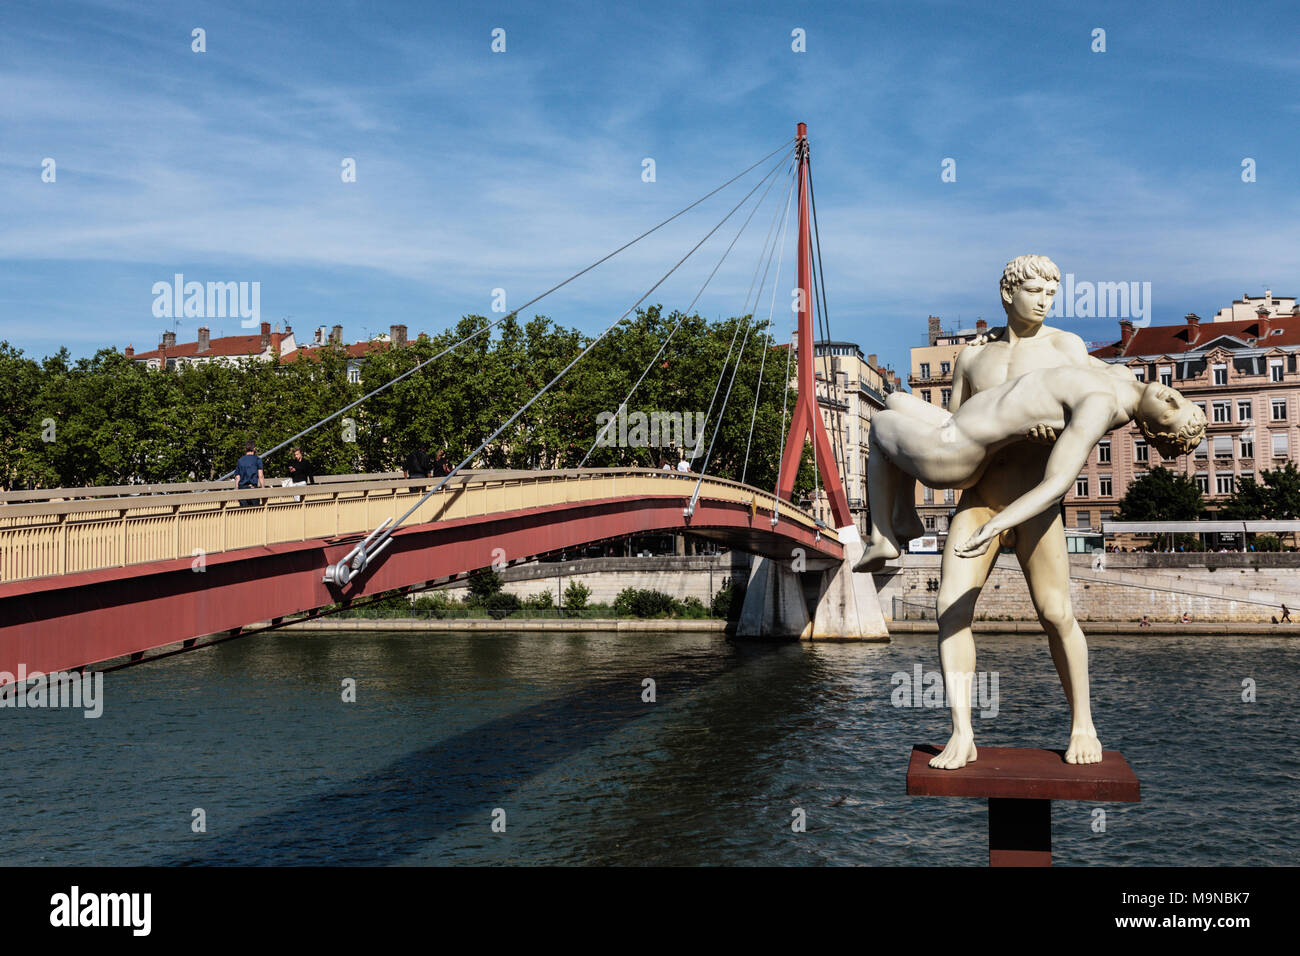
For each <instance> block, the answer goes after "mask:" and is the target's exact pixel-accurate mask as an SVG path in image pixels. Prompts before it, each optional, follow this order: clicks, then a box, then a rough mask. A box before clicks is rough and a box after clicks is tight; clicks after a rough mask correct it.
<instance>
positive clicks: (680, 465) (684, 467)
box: [677, 448, 691, 473]
mask: <svg viewBox="0 0 1300 956" xmlns="http://www.w3.org/2000/svg"><path fill="white" fill-rule="evenodd" d="M677 470H678V471H680V472H683V473H685V472H688V471H690V470H691V463H690V462H689V461H687V460H686V449H685V448H683V449H682V457H681V460H680V461H678V462H677Z"/></svg>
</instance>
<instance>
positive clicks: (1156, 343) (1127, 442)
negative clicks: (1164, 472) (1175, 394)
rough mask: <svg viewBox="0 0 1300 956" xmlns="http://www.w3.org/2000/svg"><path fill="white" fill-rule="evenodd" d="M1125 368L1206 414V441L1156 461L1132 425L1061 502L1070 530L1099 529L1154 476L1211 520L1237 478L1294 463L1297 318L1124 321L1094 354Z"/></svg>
mask: <svg viewBox="0 0 1300 956" xmlns="http://www.w3.org/2000/svg"><path fill="white" fill-rule="evenodd" d="M1092 354H1093V355H1095V356H1096V357H1098V358H1100V359H1102V360H1103V361H1106V362H1112V363H1115V364H1119V365H1125V366H1127V367H1128V368H1130V369H1132V370H1133V374H1134V375H1136V376H1137V377H1138V378H1139V379H1140V380H1142V381H1147V382H1150V381H1159V382H1162V383H1164V384H1166V385H1170V386H1172V387H1173V388H1176V389H1178V391H1179V392H1181V393H1182V394H1183V395H1185V396H1186V397H1187V398H1188V399H1189V400H1191V401H1193V402H1195V403H1196V404H1197V405H1199V406H1200V407H1201V410H1202V411H1204V412H1205V419H1206V422H1207V423H1208V424H1207V426H1206V437H1205V441H1203V442H1201V445H1200V447H1199V448H1197V449H1196V450H1195V451H1194V452H1193V453H1192V454H1190V455H1182V456H1180V457H1178V458H1175V459H1162V458H1161V457H1160V455H1159V454H1158V453H1157V452H1156V450H1155V449H1154V448H1151V447H1150V446H1148V445H1147V443H1146V442H1145V441H1144V440H1143V439H1142V433H1141V432H1140V431H1138V429H1137V426H1135V425H1133V424H1132V423H1131V422H1130V423H1129V424H1127V425H1125V426H1123V427H1122V428H1117V429H1115V430H1114V431H1112V432H1110V433H1109V434H1108V435H1107V436H1106V438H1105V439H1103V440H1102V441H1101V442H1100V443H1098V446H1097V448H1096V449H1095V450H1094V451H1093V453H1092V454H1091V455H1090V456H1089V458H1088V465H1087V467H1086V468H1085V469H1084V471H1083V473H1082V474H1080V475H1079V478H1078V480H1077V481H1076V483H1075V488H1074V490H1073V492H1071V493H1070V494H1069V495H1067V496H1066V499H1065V514H1066V523H1067V524H1069V525H1072V526H1074V527H1078V528H1093V529H1097V530H1100V527H1101V522H1104V521H1108V520H1110V519H1111V518H1112V516H1113V514H1114V509H1115V505H1116V504H1117V503H1118V501H1119V500H1120V499H1121V498H1123V497H1124V495H1125V493H1126V492H1127V491H1128V488H1129V486H1130V485H1131V484H1132V483H1133V481H1134V480H1136V479H1137V478H1139V477H1141V476H1142V475H1144V474H1146V473H1147V472H1148V471H1149V470H1150V469H1151V468H1153V467H1157V466H1159V467H1163V468H1167V469H1169V470H1170V471H1173V472H1176V473H1178V474H1183V475H1187V476H1188V477H1190V478H1192V479H1193V480H1194V481H1195V482H1196V483H1197V485H1198V486H1199V487H1200V490H1201V494H1202V495H1203V496H1204V498H1205V504H1206V507H1207V509H1208V510H1209V511H1211V512H1213V511H1216V510H1218V508H1220V507H1221V506H1222V505H1223V503H1224V502H1225V501H1226V500H1227V499H1228V498H1230V497H1232V494H1233V492H1234V491H1235V490H1236V488H1237V485H1238V483H1239V482H1240V481H1241V479H1242V478H1247V477H1249V478H1254V479H1256V480H1258V479H1259V475H1260V472H1262V471H1266V470H1270V469H1274V468H1281V467H1283V466H1285V465H1286V463H1287V462H1296V463H1298V464H1300V450H1298V449H1297V441H1298V439H1300V434H1297V425H1298V424H1300V372H1298V371H1297V357H1298V356H1300V314H1292V313H1290V312H1287V313H1284V314H1281V315H1275V314H1272V313H1270V311H1269V309H1268V308H1266V307H1264V306H1261V307H1260V308H1259V310H1258V311H1257V313H1256V316H1255V318H1254V319H1253V320H1246V321H1236V322H1232V321H1215V322H1202V321H1201V319H1200V317H1199V316H1197V315H1195V314H1194V313H1193V314H1189V315H1188V316H1186V318H1185V320H1184V322H1183V324H1181V325H1160V326H1149V327H1147V328H1144V329H1135V328H1134V327H1133V325H1132V323H1131V322H1129V321H1127V320H1123V321H1121V322H1120V338H1119V341H1118V342H1115V343H1114V344H1113V345H1108V346H1105V347H1104V348H1100V349H1097V350H1096V351H1094V352H1093V353H1092Z"/></svg>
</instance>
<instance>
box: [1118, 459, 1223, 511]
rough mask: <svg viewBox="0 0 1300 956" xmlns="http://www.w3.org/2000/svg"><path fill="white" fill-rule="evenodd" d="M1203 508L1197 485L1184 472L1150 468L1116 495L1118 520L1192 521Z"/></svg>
mask: <svg viewBox="0 0 1300 956" xmlns="http://www.w3.org/2000/svg"><path fill="white" fill-rule="evenodd" d="M1202 510H1203V504H1202V501H1201V489H1200V488H1198V487H1196V482H1195V481H1194V480H1193V479H1191V478H1189V477H1187V476H1186V475H1178V474H1175V473H1174V472H1172V471H1170V470H1169V469H1167V468H1159V467H1157V468H1153V469H1151V471H1149V472H1148V473H1147V474H1145V475H1143V476H1142V477H1141V478H1139V479H1137V481H1135V482H1133V483H1132V484H1131V485H1129V488H1128V491H1127V492H1126V493H1125V494H1124V497H1123V498H1122V499H1120V502H1119V507H1118V509H1117V517H1118V518H1119V520H1121V521H1192V520H1194V519H1196V518H1197V517H1199V516H1200V514H1201V511H1202Z"/></svg>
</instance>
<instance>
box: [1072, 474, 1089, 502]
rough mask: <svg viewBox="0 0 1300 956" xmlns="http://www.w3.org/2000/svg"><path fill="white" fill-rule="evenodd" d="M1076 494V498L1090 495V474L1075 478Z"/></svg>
mask: <svg viewBox="0 0 1300 956" xmlns="http://www.w3.org/2000/svg"><path fill="white" fill-rule="evenodd" d="M1074 496H1075V497H1076V498H1086V497H1088V476H1087V475H1080V476H1079V477H1078V478H1076V479H1074Z"/></svg>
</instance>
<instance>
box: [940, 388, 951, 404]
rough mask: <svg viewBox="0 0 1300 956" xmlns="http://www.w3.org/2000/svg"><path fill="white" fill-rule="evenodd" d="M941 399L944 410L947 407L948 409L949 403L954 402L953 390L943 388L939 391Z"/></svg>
mask: <svg viewBox="0 0 1300 956" xmlns="http://www.w3.org/2000/svg"><path fill="white" fill-rule="evenodd" d="M939 398H940V401H941V402H942V404H943V407H944V408H947V407H948V403H949V402H950V401H952V389H950V388H941V389H939Z"/></svg>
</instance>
